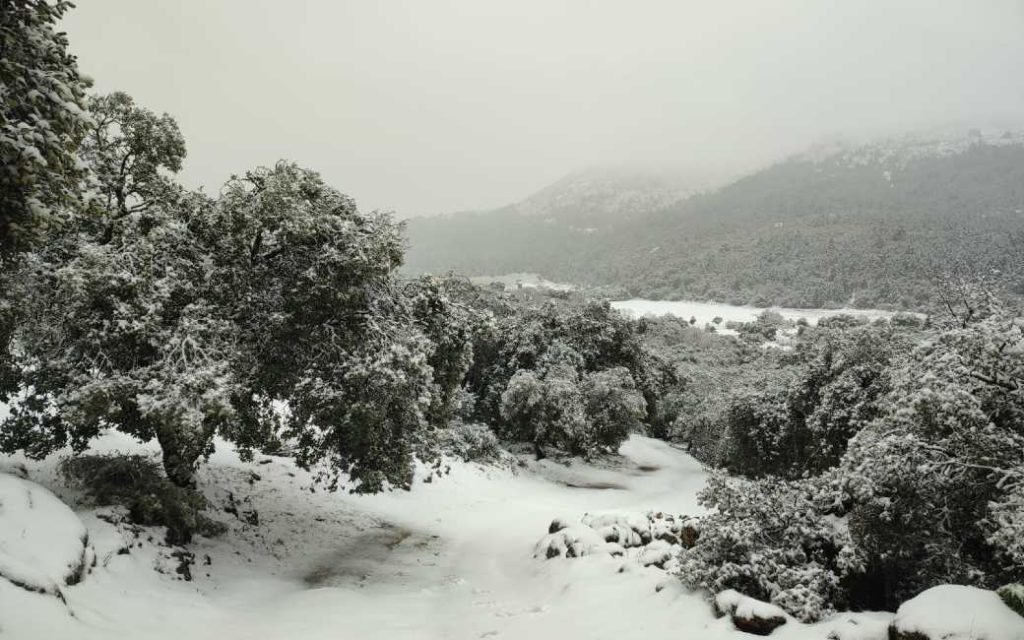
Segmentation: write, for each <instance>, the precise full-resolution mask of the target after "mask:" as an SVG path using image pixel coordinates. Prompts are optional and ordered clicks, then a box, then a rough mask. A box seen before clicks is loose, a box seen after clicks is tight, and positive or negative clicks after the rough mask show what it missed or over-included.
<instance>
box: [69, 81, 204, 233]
mask: <svg viewBox="0 0 1024 640" xmlns="http://www.w3.org/2000/svg"><path fill="white" fill-rule="evenodd" d="M89 112H90V114H91V115H92V123H91V124H90V126H89V131H88V135H87V136H86V137H85V139H84V140H83V143H82V148H81V150H80V155H81V157H82V159H83V160H85V162H87V163H88V165H89V168H90V170H91V176H92V178H93V182H94V186H95V190H96V191H97V195H98V196H99V198H100V199H101V201H102V211H103V212H104V213H106V214H107V216H108V217H114V218H119V217H123V216H126V215H128V214H131V213H140V212H143V211H146V210H147V209H150V208H152V207H154V206H157V205H160V204H165V205H166V204H170V203H172V202H174V201H175V200H176V199H177V198H179V197H180V196H181V191H182V190H181V187H180V186H178V184H177V183H175V182H174V180H173V179H172V177H171V174H174V173H177V172H178V171H181V166H182V161H183V160H184V159H185V138H184V136H182V135H181V131H180V130H179V129H178V123H177V122H175V120H174V118H172V117H171V116H169V115H168V114H166V113H165V114H163V115H160V116H157V115H156V114H154V113H153V112H152V111H150V110H148V109H145V108H143V107H140V106H138V105H136V104H135V101H134V100H133V99H132V97H131V96H129V95H128V94H126V93H122V92H115V93H111V94H109V95H104V96H96V97H93V98H92V100H90V102H89Z"/></svg>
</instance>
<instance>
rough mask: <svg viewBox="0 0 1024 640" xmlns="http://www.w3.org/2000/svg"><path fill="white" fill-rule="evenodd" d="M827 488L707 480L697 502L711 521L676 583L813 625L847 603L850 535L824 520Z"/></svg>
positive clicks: (717, 477)
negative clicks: (759, 604) (764, 605)
mask: <svg viewBox="0 0 1024 640" xmlns="http://www.w3.org/2000/svg"><path fill="white" fill-rule="evenodd" d="M834 494H835V491H834V490H833V489H832V487H831V486H830V485H828V484H827V483H818V482H810V481H779V480H775V479H765V480H746V479H741V478H731V477H729V476H727V475H725V474H724V473H722V472H715V473H712V474H711V476H710V477H709V478H708V484H707V487H706V488H705V489H704V491H702V492H701V494H700V496H699V498H700V501H701V503H702V504H703V505H705V506H706V507H708V508H709V509H711V510H712V513H711V514H710V515H708V516H706V517H705V518H704V519H702V521H701V535H700V537H699V538H698V539H697V542H696V544H695V546H694V547H693V548H692V549H689V550H687V551H684V552H683V553H682V554H681V555H680V564H679V569H678V572H679V576H680V578H681V579H682V581H683V582H684V583H685V584H686V585H687V586H689V587H691V588H702V589H707V590H709V591H711V592H718V591H722V590H724V589H735V590H737V591H739V592H740V593H743V594H744V595H748V596H751V597H753V598H757V599H759V600H764V601H766V602H771V603H773V604H776V605H778V606H780V607H782V608H783V609H785V610H786V611H787V612H788V613H790V614H791V615H793V616H795V617H797V618H799V619H801V620H804V621H808V622H810V621H814V620H818V619H820V618H822V617H823V616H825V615H828V614H829V613H831V612H832V611H833V608H834V607H836V606H838V605H842V604H843V603H844V597H843V591H842V584H841V580H842V578H843V576H844V574H845V573H846V572H847V569H848V567H847V563H848V559H849V556H850V549H849V548H850V545H851V541H850V538H849V533H848V531H846V530H845V528H844V527H842V526H841V525H840V524H839V523H838V521H837V520H836V518H835V517H834V516H831V515H830V514H829V510H830V508H831V507H832V506H833V503H834V499H835V496H834Z"/></svg>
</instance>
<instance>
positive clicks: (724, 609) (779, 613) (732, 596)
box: [714, 589, 788, 636]
mask: <svg viewBox="0 0 1024 640" xmlns="http://www.w3.org/2000/svg"><path fill="white" fill-rule="evenodd" d="M714 607H715V615H716V616H718V617H719V618H721V617H723V616H729V617H730V618H731V619H732V624H733V626H734V627H736V628H737V629H739V630H740V631H745V632H747V633H753V634H755V635H759V636H766V635H769V634H771V632H772V631H775V630H776V629H777V628H779V627H781V626H782V625H784V624H786V620H787V619H788V616H787V615H786V612H785V611H783V610H782V609H781V608H779V607H777V606H775V605H773V604H768V603H767V602H761V601H760V600H755V599H754V598H751V597H748V596H745V595H743V594H742V593H740V592H738V591H735V590H733V589H727V590H725V591H722V592H720V593H719V594H718V595H716V596H715V600H714Z"/></svg>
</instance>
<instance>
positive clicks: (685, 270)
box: [407, 132, 1024, 308]
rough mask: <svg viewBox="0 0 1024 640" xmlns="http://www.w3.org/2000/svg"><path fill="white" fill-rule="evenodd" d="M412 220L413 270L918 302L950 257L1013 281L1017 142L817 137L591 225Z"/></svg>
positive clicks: (500, 218)
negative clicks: (751, 169)
mask: <svg viewBox="0 0 1024 640" xmlns="http://www.w3.org/2000/svg"><path fill="white" fill-rule="evenodd" d="M580 206H581V207H585V206H586V205H585V203H584V202H582V201H581V203H580ZM582 215H583V214H580V217H582ZM484 229H486V232H484V231H482V230H484ZM408 231H409V237H410V243H411V247H410V251H409V259H408V262H407V263H408V265H409V267H408V268H410V269H412V270H420V271H445V270H448V269H453V270H456V271H459V272H462V273H466V274H468V275H483V274H496V273H504V272H522V271H533V272H538V273H540V274H541V275H543V276H544V277H546V278H549V279H552V280H560V281H571V282H576V283H580V284H587V285H604V286H611V287H614V288H616V289H617V290H616V291H615V293H617V294H619V295H624V296H643V297H650V298H667V299H686V298H696V299H713V300H718V301H724V302H732V303H753V304H760V305H769V304H779V305H786V306H804V307H821V306H833V305H836V306H842V305H852V306H860V307H871V306H893V307H900V308H924V307H928V306H930V305H933V304H935V303H936V296H935V289H936V286H935V283H936V282H937V281H938V280H939V279H940V278H941V276H942V275H944V274H948V273H951V272H952V273H961V272H964V271H968V272H970V273H971V274H972V275H975V276H984V277H987V278H989V279H992V280H993V281H995V283H996V284H997V285H1001V286H1003V287H1004V288H1006V289H1007V290H1008V291H1010V292H1011V293H1015V294H1019V293H1021V292H1022V287H1021V284H1020V280H1021V278H1020V276H1021V275H1022V274H1024V264H1022V260H1021V259H1020V258H1019V257H1018V255H1017V254H1018V252H1017V251H1015V250H1014V246H1015V240H1016V239H1018V238H1020V237H1024V235H1022V234H1024V144H1022V139H1021V138H1020V137H1019V136H1015V135H1013V134H1009V133H1000V134H993V135H986V134H982V133H979V132H972V133H970V134H969V135H967V136H966V137H957V138H952V139H949V138H938V139H921V138H919V137H906V138H902V139H896V140H889V141H885V142H881V143H876V144H872V145H867V146H860V147H839V148H832V149H825V150H821V149H819V150H816V151H815V152H813V153H810V152H809V153H807V154H803V155H800V156H795V157H792V158H790V159H787V160H785V161H783V162H780V163H778V164H775V165H773V166H771V167H768V168H767V169H764V170H762V171H759V172H756V173H753V174H751V175H748V176H746V177H744V178H741V179H739V180H737V181H735V182H733V183H731V184H729V185H727V186H725V187H722V188H720V189H718V190H715V191H712V192H707V193H701V194H697V195H693V196H691V197H689V198H686V199H685V200H680V201H678V202H676V203H675V204H672V205H670V206H667V207H663V208H661V209H659V210H657V211H648V212H642V213H639V214H635V215H633V216H632V217H627V218H623V219H622V220H621V221H618V222H615V223H613V224H610V225H606V226H604V227H601V228H598V229H596V230H593V231H592V232H590V233H583V232H580V231H575V230H573V229H569V228H566V227H561V226H553V225H550V224H549V225H544V224H541V223H540V222H538V221H537V220H534V219H532V218H529V217H527V216H522V215H513V214H510V213H508V212H504V213H500V214H499V213H493V214H490V215H483V214H477V215H475V216H456V217H449V218H440V219H420V220H413V221H410V224H409V226H408Z"/></svg>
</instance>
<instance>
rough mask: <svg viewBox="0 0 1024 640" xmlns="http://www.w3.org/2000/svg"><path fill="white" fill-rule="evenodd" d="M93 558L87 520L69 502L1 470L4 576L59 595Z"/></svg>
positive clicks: (0, 540)
mask: <svg viewBox="0 0 1024 640" xmlns="http://www.w3.org/2000/svg"><path fill="white" fill-rule="evenodd" d="M94 558H95V556H94V554H93V551H92V548H91V547H90V545H89V537H88V532H87V531H86V528H85V525H83V524H82V521H81V520H80V519H79V518H78V516H77V515H75V513H74V512H73V511H72V510H71V509H70V508H69V507H68V506H67V505H66V504H64V503H63V502H61V501H60V500H59V499H58V498H57V497H56V496H55V495H53V494H52V493H50V491H48V490H47V489H45V488H43V487H41V486H39V485H38V484H36V483H34V482H30V481H28V480H23V479H21V478H18V477H15V476H13V475H10V474H6V473H0V579H3V580H6V581H7V582H9V583H11V584H14V585H16V586H18V587H21V588H23V589H27V590H29V591H36V592H39V593H49V594H52V595H56V596H59V597H60V596H61V590H60V589H61V587H62V586H65V585H71V584H75V583H77V582H78V581H80V580H81V579H82V577H83V576H84V575H85V573H86V572H87V571H88V570H89V567H90V566H91V565H92V564H93V561H94Z"/></svg>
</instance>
